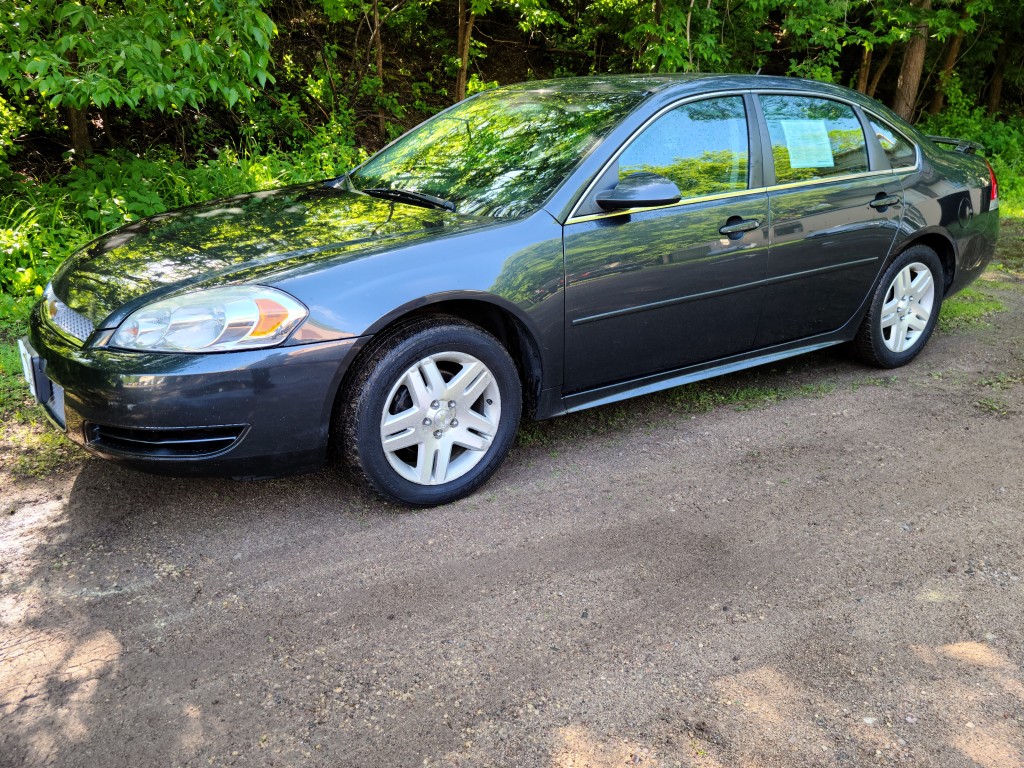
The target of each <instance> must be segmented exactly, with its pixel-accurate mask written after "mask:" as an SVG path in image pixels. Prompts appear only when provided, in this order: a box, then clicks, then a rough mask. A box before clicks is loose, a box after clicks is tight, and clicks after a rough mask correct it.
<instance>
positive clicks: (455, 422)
mask: <svg viewBox="0 0 1024 768" xmlns="http://www.w3.org/2000/svg"><path fill="white" fill-rule="evenodd" d="M452 426H453V427H457V426H459V420H458V419H452Z"/></svg>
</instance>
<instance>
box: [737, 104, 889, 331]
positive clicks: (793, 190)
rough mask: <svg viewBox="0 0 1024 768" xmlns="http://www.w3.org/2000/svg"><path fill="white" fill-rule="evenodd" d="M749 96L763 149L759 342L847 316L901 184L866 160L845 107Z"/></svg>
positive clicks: (879, 251) (884, 244)
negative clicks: (765, 248)
mask: <svg viewBox="0 0 1024 768" xmlns="http://www.w3.org/2000/svg"><path fill="white" fill-rule="evenodd" d="M757 105H758V107H759V109H760V112H761V115H762V119H763V123H762V125H763V126H764V130H765V132H766V133H767V136H766V137H765V138H766V142H765V143H766V144H767V145H768V147H769V148H770V150H771V151H770V152H767V153H766V155H767V157H766V161H765V174H766V176H768V184H769V188H768V201H769V206H770V208H771V228H770V243H771V244H770V248H769V256H768V275H767V285H766V289H765V314H764V317H763V319H762V322H761V324H760V328H759V330H758V335H757V341H756V343H755V346H756V347H758V348H761V347H768V346H772V345H774V344H780V343H785V342H788V341H794V340H797V339H802V338H806V337H809V336H814V335H817V334H821V333H826V332H828V331H833V330H836V329H838V328H840V327H841V326H843V325H844V324H845V323H846V322H847V321H849V320H850V319H851V318H852V316H853V315H854V313H855V312H856V311H857V309H858V307H860V305H861V303H862V301H863V300H864V298H865V297H866V296H867V294H868V291H869V290H870V289H871V287H872V284H873V281H874V279H875V276H876V275H877V274H878V271H879V268H880V267H881V265H882V263H883V262H884V261H885V259H886V257H887V256H888V254H889V251H890V249H891V248H892V244H893V242H894V240H895V238H896V234H897V231H898V229H899V224H900V217H901V214H902V210H903V207H902V200H903V187H902V185H901V183H900V181H899V179H898V178H897V177H895V176H894V175H893V173H892V171H891V170H890V169H889V167H888V163H887V162H886V161H885V158H884V156H883V155H881V153H875V152H872V153H871V154H872V155H873V157H872V162H869V151H868V144H867V141H866V140H865V134H864V129H863V125H862V122H861V119H860V115H859V114H858V112H857V111H856V110H855V109H854V107H853V106H851V105H849V104H847V103H845V102H841V101H837V100H832V99H826V98H819V97H810V96H802V95H795V94H759V95H758V96H757ZM772 177H774V178H772Z"/></svg>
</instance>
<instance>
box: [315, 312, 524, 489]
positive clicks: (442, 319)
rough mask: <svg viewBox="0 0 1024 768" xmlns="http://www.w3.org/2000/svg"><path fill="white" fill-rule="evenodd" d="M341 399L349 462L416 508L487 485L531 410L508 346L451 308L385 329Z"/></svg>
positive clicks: (340, 424)
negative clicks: (525, 404) (521, 420)
mask: <svg viewBox="0 0 1024 768" xmlns="http://www.w3.org/2000/svg"><path fill="white" fill-rule="evenodd" d="M339 398H340V407H338V408H336V409H335V414H336V418H337V421H336V423H335V434H336V435H338V436H339V438H340V440H341V447H342V450H343V452H344V458H345V460H346V462H347V464H348V466H349V467H351V468H352V469H353V470H354V472H355V475H356V477H357V478H359V479H362V480H363V481H365V482H366V483H367V484H368V485H369V486H370V487H372V488H373V489H374V490H375V491H377V492H378V493H381V494H382V495H384V496H386V497H387V498H389V499H392V500H393V501H397V502H399V503H401V504H408V505H410V506H416V507H430V506H434V505H435V504H445V503H447V502H450V501H454V500H455V499H461V498H462V497H463V496H466V495H467V494H469V493H472V492H473V491H474V490H475V489H476V488H479V487H480V486H481V485H482V484H483V483H484V482H485V481H486V480H487V478H488V477H490V475H491V474H492V473H493V472H494V471H495V470H496V469H497V468H498V465H500V464H501V462H502V459H504V458H505V455H506V454H507V453H508V451H509V449H510V448H511V447H512V441H513V440H514V439H515V434H516V429H517V427H518V426H519V417H520V415H521V413H522V409H523V390H522V380H521V379H520V374H519V369H518V368H517V367H516V364H515V361H514V360H513V359H512V356H511V355H510V354H509V350H508V349H507V348H506V347H505V346H504V345H503V344H502V343H501V342H499V341H498V339H497V338H496V337H495V336H494V335H493V334H491V333H489V332H488V331H487V330H484V329H483V328H481V327H479V326H477V325H472V324H470V323H468V322H466V321H465V320H462V319H460V318H456V317H450V316H447V315H427V316H424V317H420V318H412V319H410V320H408V321H406V322H405V323H403V324H401V325H399V326H397V327H395V328H394V329H391V330H386V331H383V332H381V334H380V337H379V341H378V343H377V344H376V345H375V346H374V347H371V348H370V350H369V352H368V353H367V355H366V356H365V357H364V358H363V359H362V360H360V361H359V362H358V364H357V365H355V366H354V371H353V375H352V377H351V379H350V380H349V382H348V384H347V386H346V387H345V388H344V390H343V391H342V393H341V394H340V395H339Z"/></svg>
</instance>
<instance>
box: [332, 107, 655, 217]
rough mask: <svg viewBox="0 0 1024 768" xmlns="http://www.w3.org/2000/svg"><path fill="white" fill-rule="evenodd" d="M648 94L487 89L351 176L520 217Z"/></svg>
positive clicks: (466, 209)
mask: <svg viewBox="0 0 1024 768" xmlns="http://www.w3.org/2000/svg"><path fill="white" fill-rule="evenodd" d="M643 97H644V94H642V93H587V92H584V93H569V92H566V93H563V92H559V91H503V90H498V91H486V92H484V93H482V94H480V95H479V96H476V97H475V98H472V99H468V100H466V101H464V102H462V103H460V104H457V105H456V106H455V107H453V108H452V109H450V110H448V111H447V112H443V113H441V114H439V115H437V116H436V117H433V118H431V119H430V120H428V121H427V122H425V123H423V124H422V125H420V126H419V127H417V128H414V129H413V130H412V131H411V132H409V133H408V134H406V135H405V136H403V137H402V138H401V139H399V140H398V141H397V142H395V144H393V145H392V146H390V147H388V148H386V149H385V150H383V151H382V152H380V153H379V154H377V155H375V156H374V157H372V158H370V160H369V161H367V162H366V163H365V164H364V165H362V166H361V167H360V168H358V169H357V170H356V171H354V172H353V173H352V174H351V176H350V180H351V183H352V185H353V186H354V187H355V188H356V189H360V190H363V189H376V190H379V189H382V188H385V189H403V190H410V191H413V192H419V193H425V194H427V195H432V196H434V197H436V198H440V199H442V200H445V201H451V202H452V203H454V204H455V207H456V210H457V211H458V212H459V213H467V214H476V215H480V216H518V215H521V214H523V213H527V212H529V211H532V210H534V209H536V208H537V207H539V206H540V205H541V204H543V203H544V201H545V200H546V199H547V198H548V196H549V195H550V194H551V193H552V192H554V190H555V189H556V188H557V187H558V185H559V184H560V183H561V182H562V180H563V179H564V178H565V176H566V174H567V173H568V172H569V171H570V170H571V169H572V168H573V167H574V166H575V165H576V164H577V163H578V162H579V161H580V160H582V159H583V157H584V156H585V155H586V154H587V153H588V152H590V151H591V150H592V149H593V148H594V147H595V146H596V145H597V143H598V142H599V141H600V139H601V138H602V137H603V136H604V135H605V134H607V133H608V131H609V130H611V128H612V127H613V126H614V125H615V124H616V123H617V122H618V121H619V120H621V119H622V117H623V116H625V114H626V113H627V112H629V111H630V110H631V109H632V108H633V107H634V106H636V105H637V104H638V103H639V102H640V101H641V100H642V99H643Z"/></svg>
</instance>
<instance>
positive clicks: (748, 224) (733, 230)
mask: <svg viewBox="0 0 1024 768" xmlns="http://www.w3.org/2000/svg"><path fill="white" fill-rule="evenodd" d="M760 226H761V222H760V221H758V220H757V219H744V220H742V221H738V222H736V223H735V224H726V225H725V226H723V227H720V228H719V230H718V232H719V234H722V235H739V234H742V233H744V232H749V231H750V230H752V229H757V228H758V227H760Z"/></svg>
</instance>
